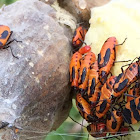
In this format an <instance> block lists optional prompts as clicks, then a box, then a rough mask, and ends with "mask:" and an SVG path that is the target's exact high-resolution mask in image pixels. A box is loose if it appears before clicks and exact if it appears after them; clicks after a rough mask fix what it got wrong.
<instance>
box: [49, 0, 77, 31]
mask: <svg viewBox="0 0 140 140" xmlns="http://www.w3.org/2000/svg"><path fill="white" fill-rule="evenodd" d="M52 7H53V8H54V9H55V10H56V11H57V12H56V17H57V19H58V22H59V23H61V24H65V25H67V26H69V27H70V28H71V29H72V30H73V31H74V30H75V28H76V19H75V18H74V17H73V16H72V15H71V14H70V13H69V12H67V11H66V10H64V9H62V8H61V7H60V6H59V4H58V2H57V1H56V2H54V4H53V5H52Z"/></svg>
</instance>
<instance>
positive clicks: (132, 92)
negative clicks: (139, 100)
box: [127, 82, 140, 102]
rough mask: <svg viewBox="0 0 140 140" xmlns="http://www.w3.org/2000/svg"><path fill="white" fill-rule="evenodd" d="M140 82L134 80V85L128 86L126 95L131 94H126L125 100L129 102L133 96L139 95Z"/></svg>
mask: <svg viewBox="0 0 140 140" xmlns="http://www.w3.org/2000/svg"><path fill="white" fill-rule="evenodd" d="M139 92H140V83H139V82H135V85H134V86H133V87H131V88H130V90H129V92H128V95H132V97H131V96H127V102H130V101H131V100H133V99H134V97H139V96H140V93H139Z"/></svg>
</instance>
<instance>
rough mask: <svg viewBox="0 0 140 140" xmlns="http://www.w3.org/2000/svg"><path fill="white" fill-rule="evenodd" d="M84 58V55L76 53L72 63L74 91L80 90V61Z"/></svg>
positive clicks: (71, 78)
mask: <svg viewBox="0 0 140 140" xmlns="http://www.w3.org/2000/svg"><path fill="white" fill-rule="evenodd" d="M81 58H82V54H80V53H79V52H76V53H74V54H73V56H72V58H71V62H70V82H71V87H72V88H73V89H75V90H76V89H77V88H78V79H79V71H80V61H79V60H80V59H81Z"/></svg>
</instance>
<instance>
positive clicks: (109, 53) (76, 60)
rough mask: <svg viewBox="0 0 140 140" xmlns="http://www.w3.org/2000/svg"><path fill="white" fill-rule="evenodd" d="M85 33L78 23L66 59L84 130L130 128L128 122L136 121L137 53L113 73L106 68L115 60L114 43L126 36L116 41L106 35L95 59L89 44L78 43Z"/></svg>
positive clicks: (139, 104) (139, 101)
mask: <svg viewBox="0 0 140 140" xmlns="http://www.w3.org/2000/svg"><path fill="white" fill-rule="evenodd" d="M85 34H86V29H85V28H83V27H82V26H80V27H78V28H77V29H76V31H75V33H74V36H73V39H72V45H73V47H74V48H76V51H75V52H74V53H73V56H72V58H71V62H70V82H71V87H72V89H73V90H74V91H75V93H76V106H77V108H78V110H79V113H80V114H81V116H82V117H83V118H84V119H85V120H86V121H87V122H88V124H89V125H88V126H87V131H88V132H89V134H90V135H92V136H93V137H106V136H107V135H112V136H113V135H114V134H118V135H119V134H122V135H123V134H124V135H125V134H126V133H127V132H128V131H129V129H132V130H133V131H134V129H133V128H132V127H131V124H136V123H138V121H140V96H139V95H140V93H139V92H140V89H139V88H140V86H139V85H140V83H139V79H140V57H138V58H135V59H134V60H133V61H131V62H130V63H129V62H128V63H129V64H128V65H124V66H122V67H121V69H122V72H121V73H120V74H119V75H118V76H113V75H112V74H111V72H110V70H111V68H112V66H113V65H114V63H115V58H116V47H118V46H120V47H121V45H122V44H123V43H124V42H125V40H126V39H125V40H124V42H123V43H122V44H118V43H117V40H116V38H115V37H109V38H108V39H107V40H106V41H105V42H104V44H103V46H102V48H101V51H100V53H99V54H98V58H97V59H96V56H95V54H94V53H93V52H92V51H91V47H90V46H88V45H85V46H83V47H81V46H82V44H83V43H84V38H85ZM80 47H81V48H80ZM74 50H75V49H74ZM124 67H125V68H126V69H124Z"/></svg>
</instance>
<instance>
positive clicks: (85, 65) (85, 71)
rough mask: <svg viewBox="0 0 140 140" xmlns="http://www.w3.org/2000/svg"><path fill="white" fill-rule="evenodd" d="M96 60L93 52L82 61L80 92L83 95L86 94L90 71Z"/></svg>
mask: <svg viewBox="0 0 140 140" xmlns="http://www.w3.org/2000/svg"><path fill="white" fill-rule="evenodd" d="M95 60H96V56H95V54H94V53H93V52H88V53H87V54H86V55H85V56H84V57H83V58H82V59H81V68H80V77H79V81H78V83H79V90H80V93H81V94H84V92H85V90H86V88H87V84H88V75H89V70H90V65H91V64H92V63H94V62H95Z"/></svg>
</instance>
